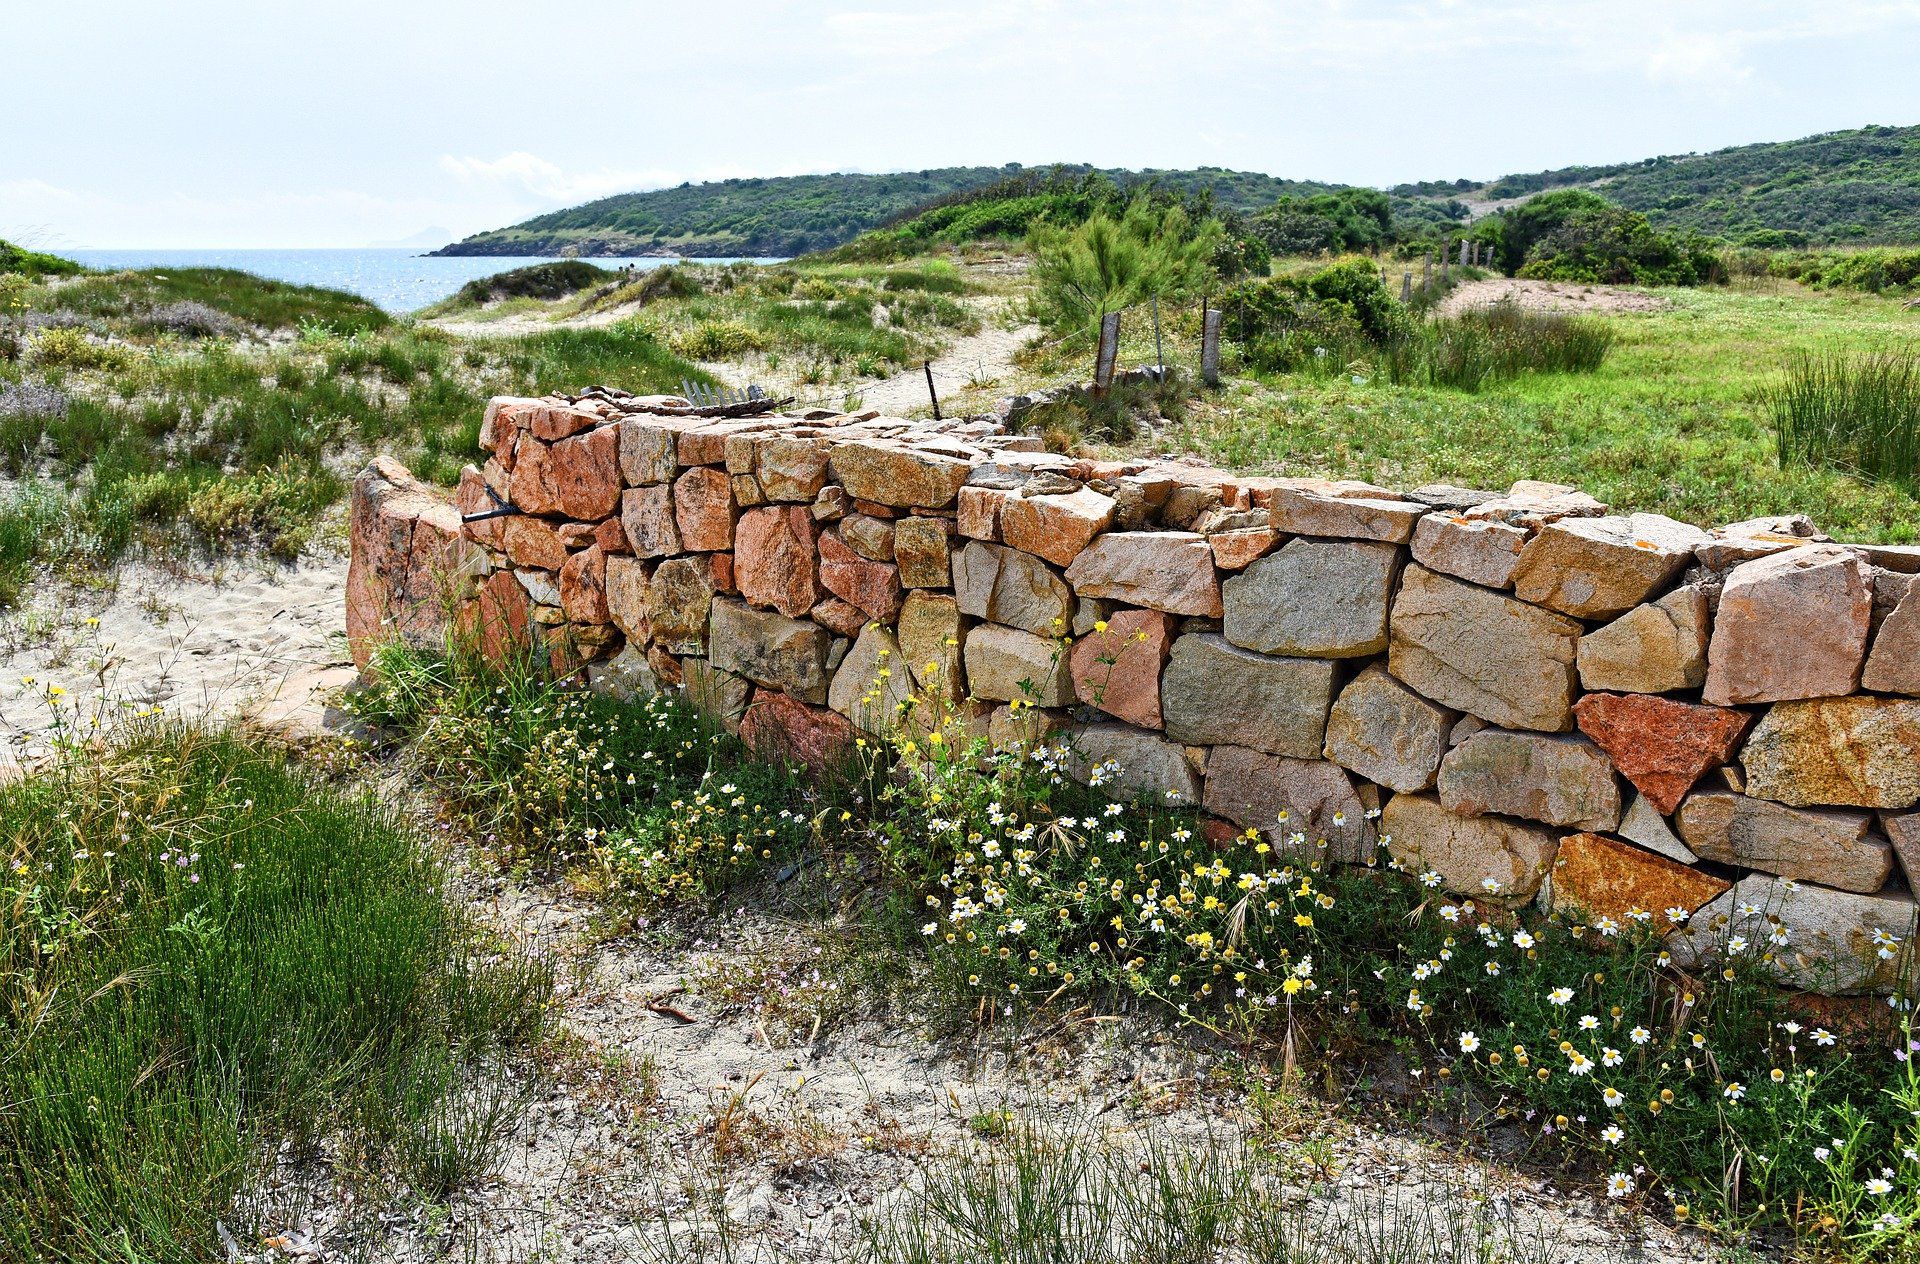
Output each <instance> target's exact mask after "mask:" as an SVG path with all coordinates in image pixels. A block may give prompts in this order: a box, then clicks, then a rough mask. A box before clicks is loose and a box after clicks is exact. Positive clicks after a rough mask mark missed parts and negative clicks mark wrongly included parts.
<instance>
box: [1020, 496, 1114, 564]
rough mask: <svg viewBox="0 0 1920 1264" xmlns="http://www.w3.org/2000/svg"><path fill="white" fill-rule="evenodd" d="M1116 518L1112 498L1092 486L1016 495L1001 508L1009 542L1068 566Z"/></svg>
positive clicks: (1048, 559)
mask: <svg viewBox="0 0 1920 1264" xmlns="http://www.w3.org/2000/svg"><path fill="white" fill-rule="evenodd" d="M1112 521H1113V499H1112V497H1109V496H1102V495H1101V494H1100V493H1099V492H1096V491H1094V490H1093V489H1092V488H1090V487H1081V488H1078V489H1076V490H1074V491H1071V492H1067V493H1064V494H1060V495H1042V496H1013V497H1009V498H1008V500H1007V502H1006V504H1004V505H1003V506H1002V507H1001V509H1000V538H1001V539H1002V540H1003V541H1005V542H1006V543H1007V545H1008V546H1010V547H1012V548H1016V549H1019V550H1021V551H1022V552H1026V553H1032V554H1034V555H1035V556H1037V557H1043V558H1045V559H1046V560H1047V561H1049V562H1052V563H1053V564H1054V565H1055V566H1065V565H1067V564H1068V563H1069V562H1071V561H1073V559H1074V558H1076V557H1079V556H1080V551H1081V550H1082V549H1084V548H1086V547H1087V545H1088V544H1090V543H1091V542H1092V541H1093V538H1094V537H1095V536H1096V535H1099V534H1100V533H1101V532H1102V531H1104V530H1106V529H1107V525H1108V524H1109V523H1111V522H1112Z"/></svg>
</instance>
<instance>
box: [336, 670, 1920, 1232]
mask: <svg viewBox="0 0 1920 1264" xmlns="http://www.w3.org/2000/svg"><path fill="white" fill-rule="evenodd" d="M451 653H452V657H451V658H449V659H442V658H435V657H430V656H423V655H421V654H420V653H419V652H418V651H411V650H405V649H389V650H386V651H383V653H382V656H381V658H380V659H379V662H378V671H379V673H380V674H381V675H382V676H383V677H384V679H385V681H386V682H387V683H386V684H384V685H382V686H381V687H380V688H379V689H376V690H375V691H374V692H373V693H372V694H370V695H368V697H367V701H366V708H367V709H366V711H365V714H368V715H369V716H372V717H375V718H378V719H380V720H381V721H383V722H385V723H387V724H389V725H392V726H394V727H395V728H396V729H397V730H398V731H399V732H400V733H402V734H404V735H405V736H406V737H407V738H408V739H409V741H410V742H411V743H412V745H413V747H414V749H416V750H417V751H418V752H419V753H420V754H421V755H422V756H423V757H424V759H425V760H426V762H427V763H428V765H429V766H431V767H434V768H435V769H436V770H437V778H436V785H437V787H438V788H439V789H440V791H441V792H442V793H446V794H448V795H450V796H451V798H452V802H454V803H455V804H456V805H461V810H462V812H463V814H464V819H465V820H466V822H467V824H468V826H469V828H471V829H473V830H476V831H492V830H496V829H497V828H498V822H499V817H498V816H497V813H498V812H499V810H500V805H502V804H513V805H517V810H519V811H521V812H522V813H524V812H525V811H526V808H527V805H529V804H534V805H538V806H537V807H536V808H535V810H534V813H533V819H534V820H535V821H536V822H537V831H535V832H532V833H529V834H526V835H516V836H514V838H513V839H512V840H511V841H510V842H508V843H507V845H506V846H505V847H504V848H503V852H502V860H503V862H504V863H525V861H526V860H527V859H529V856H528V854H527V851H526V848H527V847H529V846H532V847H535V848H536V849H538V850H537V851H536V852H535V853H534V857H533V858H536V859H537V860H538V861H542V862H544V863H547V864H550V865H553V866H557V867H559V868H560V869H562V870H574V871H577V872H580V873H582V874H584V875H586V880H587V881H588V882H589V883H590V884H593V885H597V887H598V888H599V889H600V890H601V891H602V892H603V893H604V895H605V896H606V898H607V899H608V900H609V902H610V907H611V908H612V909H615V910H635V909H640V910H644V911H645V912H646V913H648V914H649V915H651V916H653V917H655V918H670V917H671V916H672V915H673V913H674V910H675V908H676V907H681V908H686V909H689V910H696V911H697V910H703V909H710V908H712V907H714V906H715V905H716V902H717V901H718V900H719V899H721V898H723V897H724V898H726V899H728V900H738V899H740V898H742V896H741V895H740V894H738V893H737V892H738V891H739V890H742V889H751V888H752V887H753V885H754V884H756V883H758V882H761V881H764V880H765V879H767V878H769V877H772V876H774V874H775V873H776V871H778V872H779V873H782V874H790V873H792V872H794V871H795V869H796V868H797V867H798V865H799V864H800V863H803V861H802V860H801V859H800V858H802V857H804V856H805V855H806V854H807V853H812V854H813V855H814V856H815V857H817V859H818V860H819V861H821V862H823V863H824V864H825V866H826V869H827V870H828V871H830V872H833V873H835V874H839V875H846V876H848V877H851V876H852V875H864V877H863V878H862V879H861V881H862V882H863V883H864V884H865V887H866V890H865V893H864V894H863V895H861V896H859V897H857V898H856V897H851V896H850V895H849V894H848V893H847V892H846V891H844V890H843V891H842V893H841V894H840V896H839V897H837V899H836V901H835V903H836V906H837V907H838V908H840V909H841V910H843V912H844V911H848V910H852V911H854V922H853V923H845V922H842V923H839V924H838V925H839V926H840V930H839V931H836V932H835V933H842V934H845V935H848V936H851V937H852V938H853V940H854V941H857V942H861V943H865V944H867V945H868V947H867V948H866V951H869V952H879V953H882V954H883V955H884V956H885V957H886V959H887V960H888V961H889V962H890V963H891V965H890V969H889V971H882V972H878V976H879V977H887V976H888V975H889V974H890V975H891V978H892V984H893V988H894V990H893V991H892V992H891V994H890V995H889V996H876V997H875V998H873V999H874V1000H875V1003H883V1004H886V1003H890V1004H904V1003H907V998H913V1002H914V1003H915V1004H917V1005H918V1006H919V1007H920V1010H921V1016H922V1017H923V1018H924V1019H926V1020H927V1021H930V1022H932V1023H934V1024H935V1025H942V1024H951V1023H959V1024H976V1025H979V1026H984V1027H988V1028H998V1027H1006V1028H1009V1029H1011V1030H1018V1029H1020V1027H1021V1025H1023V1024H1029V1023H1034V1022H1041V1021H1046V1020H1047V1019H1048V1018H1049V1017H1050V1016H1057V1015H1059V1014H1061V1013H1065V1012H1067V1011H1069V1010H1077V1007H1082V1006H1090V1007H1092V1009H1093V1011H1094V1012H1107V1013H1118V1012H1135V1013H1143V1014H1155V1015H1160V1016H1162V1017H1164V1018H1165V1019H1166V1020H1169V1021H1171V1022H1173V1023H1175V1024H1177V1025H1184V1026H1190V1027H1192V1028H1194V1029H1196V1030H1198V1031H1200V1032H1202V1033H1206V1034H1207V1035H1208V1036H1209V1037H1211V1038H1215V1039H1220V1040H1224V1041H1227V1042H1229V1043H1230V1044H1232V1045H1233V1046H1235V1047H1237V1048H1240V1049H1242V1050H1244V1051H1246V1053H1247V1054H1248V1056H1250V1057H1252V1058H1255V1059H1257V1060H1260V1061H1268V1060H1271V1061H1272V1062H1274V1063H1278V1064H1280V1065H1282V1066H1283V1067H1284V1068H1285V1071H1286V1074H1287V1075H1288V1076H1289V1077H1291V1076H1295V1075H1299V1076H1301V1077H1302V1078H1313V1079H1319V1078H1325V1079H1327V1080H1328V1081H1329V1082H1337V1081H1339V1080H1342V1079H1346V1078H1350V1077H1353V1076H1355V1075H1362V1074H1364V1073H1365V1068H1366V1067H1367V1066H1368V1065H1370V1064H1371V1063H1373V1062H1374V1061H1375V1060H1377V1059H1379V1058H1384V1057H1393V1058H1397V1059H1400V1060H1403V1061H1404V1063H1405V1064H1406V1065H1407V1066H1408V1067H1409V1068H1411V1069H1412V1070H1413V1071H1414V1072H1416V1073H1417V1075H1416V1078H1418V1079H1419V1080H1420V1082H1421V1083H1422V1084H1424V1085H1425V1086H1426V1088H1427V1092H1426V1094H1425V1097H1424V1102H1423V1104H1422V1107H1421V1109H1422V1111H1423V1112H1425V1113H1427V1114H1429V1115H1431V1116H1433V1117H1435V1118H1446V1117H1449V1116H1452V1115H1454V1114H1457V1113H1464V1114H1466V1115H1471V1116H1473V1117H1475V1118H1477V1119H1478V1120H1479V1125H1480V1127H1482V1128H1485V1129H1491V1130H1493V1131H1495V1132H1498V1133H1500V1134H1501V1135H1503V1136H1507V1137H1509V1138H1510V1139H1511V1140H1513V1141H1514V1142H1515V1143H1516V1144H1517V1146H1518V1148H1519V1151H1520V1152H1521V1153H1522V1154H1523V1155H1524V1159H1523V1161H1524V1162H1525V1163H1527V1164H1528V1165H1533V1166H1538V1167H1540V1168H1543V1169H1548V1170H1552V1171H1556V1172H1560V1173H1563V1174H1565V1175H1567V1176H1570V1177H1573V1178H1575V1179H1577V1180H1582V1181H1586V1182H1589V1183H1590V1185H1591V1187H1593V1188H1595V1189H1596V1190H1598V1191H1599V1192H1600V1193H1601V1195H1602V1196H1603V1197H1605V1198H1608V1199H1611V1200H1614V1201H1617V1202H1621V1203H1623V1204H1627V1205H1632V1206H1639V1207H1643V1208H1648V1209H1656V1208H1657V1209H1658V1211H1659V1214H1662V1215H1665V1216H1670V1217H1672V1218H1674V1219H1678V1220H1683V1221H1690V1222H1693V1223H1696V1224H1699V1225H1701V1226H1704V1227H1705V1228H1707V1229H1708V1230H1709V1231H1712V1232H1716V1233H1724V1234H1726V1235H1728V1236H1729V1238H1730V1239H1731V1240H1739V1239H1741V1238H1743V1237H1744V1236H1745V1235H1747V1234H1749V1233H1753V1232H1766V1231H1775V1230H1777V1231H1784V1232H1789V1233H1791V1234H1793V1235H1794V1236H1795V1237H1796V1238H1797V1240H1799V1241H1800V1242H1802V1243H1803V1244H1804V1245H1806V1246H1808V1247H1810V1248H1813V1249H1817V1250H1820V1251H1824V1252H1827V1253H1828V1254H1830V1255H1831V1256H1832V1257H1834V1258H1837V1259H1858V1260H1865V1259H1869V1258H1908V1259H1910V1258H1912V1256H1911V1249H1912V1246H1913V1244H1914V1242H1915V1240H1916V1235H1915V1234H1914V1233H1913V1230H1914V1229H1915V1227H1916V1226H1917V1225H1920V1152H1916V1146H1917V1145H1920V1132H1916V1128H1917V1127H1920V1125H1917V1124H1916V1120H1917V1119H1920V1065H1917V1064H1916V1062H1915V1060H1914V1058H1915V1054H1916V1052H1920V1039H1917V1037H1920V1031H1917V1030H1916V1029H1915V1027H1914V1020H1913V1016H1912V1013H1911V1011H1910V1009H1909V1008H1907V1007H1905V1006H1903V1005H1899V1004H1894V1005H1886V1004H1879V1003H1877V1002H1876V1003H1874V1004H1871V1005H1867V1006H1859V1007H1853V1008H1850V1009H1848V1010H1846V1011H1845V1012H1844V1014H1842V1013H1837V1012H1835V1013H1829V1012H1825V1011H1819V1012H1816V1011H1812V1010H1803V1009H1802V1008H1800V1007H1798V1005H1797V1003H1796V1002H1795V1001H1794V1000H1793V998H1791V997H1789V996H1788V995H1787V994H1785V993H1782V992H1780V991H1778V990H1777V989H1775V988H1774V987H1773V986H1772V984H1771V979H1770V974H1769V966H1768V963H1769V960H1770V955H1769V954H1771V953H1773V952H1778V951H1785V950H1786V949H1785V948H1784V947H1782V946H1781V945H1780V944H1778V943H1768V944H1760V943H1752V944H1750V943H1746V942H1745V941H1739V942H1733V941H1728V942H1727V943H1726V944H1725V945H1724V946H1725V950H1726V962H1727V964H1726V965H1725V967H1724V969H1721V968H1718V967H1716V968H1714V969H1711V970H1709V969H1703V968H1698V967H1694V966H1692V965H1691V963H1690V962H1689V963H1686V964H1684V965H1683V963H1680V962H1677V961H1676V960H1675V959H1674V956H1673V955H1672V953H1671V952H1670V951H1669V949H1670V947H1671V945H1670V943H1669V942H1668V941H1667V940H1665V939H1664V938H1663V932H1664V931H1665V930H1667V929H1668V928H1669V924H1670V923H1672V922H1674V921H1675V920H1676V916H1677V915H1676V914H1675V913H1673V912H1671V911H1663V910H1654V909H1648V910H1635V911H1634V912H1633V913H1632V914H1631V915H1630V916H1628V917H1626V918H1625V919H1623V920H1618V921H1616V920H1614V919H1611V918H1607V917H1586V916H1583V915H1581V914H1580V913H1579V912H1578V911H1577V910H1567V909H1562V910H1559V911H1556V912H1553V913H1540V912H1538V911H1536V910H1533V909H1531V908H1524V909H1518V910H1516V909H1514V908H1513V907H1512V905H1511V902H1510V901H1508V900H1507V899H1506V898H1505V895H1504V893H1503V892H1501V891H1500V890H1498V889H1497V888H1496V887H1489V889H1488V890H1487V891H1486V892H1484V893H1483V894H1482V895H1481V896H1480V897H1477V898H1466V899H1463V898H1460V897H1443V896H1442V895H1441V893H1439V892H1438V891H1437V890H1436V889H1435V888H1436V886H1437V883H1438V881H1439V879H1438V877H1437V875H1435V874H1431V873H1418V872H1412V871H1408V870H1404V869H1402V867H1401V866H1400V865H1399V863H1398V862H1397V861H1396V860H1394V859H1393V857H1392V855H1391V852H1390V850H1389V848H1390V843H1391V840H1390V839H1383V840H1382V841H1381V845H1380V847H1379V849H1378V850H1377V852H1375V853H1374V854H1372V855H1371V856H1369V857H1368V858H1367V862H1366V863H1365V864H1364V865H1362V866H1360V867H1341V868H1337V869H1336V868H1334V867H1332V866H1330V865H1329V864H1328V863H1327V862H1326V860H1325V856H1326V843H1325V842H1324V841H1323V840H1320V839H1316V838H1313V837H1310V836H1309V835H1308V834H1307V833H1305V832H1304V831H1303V830H1302V829H1300V828H1298V827H1296V826H1295V825H1293V824H1291V823H1289V822H1288V821H1287V820H1286V819H1285V818H1284V817H1282V818H1280V819H1278V820H1276V821H1275V822H1274V823H1273V824H1272V825H1271V826H1270V827H1269V828H1267V829H1264V830H1258V829H1248V830H1246V831H1245V832H1244V833H1243V834H1240V835H1238V836H1235V837H1233V838H1231V839H1224V838H1214V837H1211V836H1208V835H1205V834H1204V833H1203V831H1202V828H1201V824H1200V822H1199V821H1198V819H1197V818H1196V817H1195V815H1194V814H1193V813H1192V811H1191V810H1190V809H1184V808H1179V807H1176V806H1170V805H1168V804H1163V803H1156V802H1151V801H1141V800H1137V799H1134V798H1132V797H1131V796H1130V795H1128V794H1127V793H1126V792H1124V791H1123V790H1122V789H1121V788H1120V787H1121V786H1123V785H1124V784H1125V781H1124V777H1123V773H1124V770H1123V769H1121V768H1118V767H1117V766H1114V765H1112V764H1110V763H1109V764H1101V765H1096V766H1093V767H1092V768H1091V769H1087V768H1084V767H1082V768H1081V770H1080V774H1079V775H1080V776H1083V777H1085V778H1086V784H1082V783H1081V782H1080V780H1079V779H1078V778H1077V777H1076V776H1073V775H1069V770H1070V768H1072V767H1073V766H1075V761H1076V760H1077V759H1078V757H1077V756H1076V755H1075V754H1074V752H1073V751H1072V749H1071V745H1070V744H1064V743H1063V744H1056V743H1055V742H1053V741H1049V740H1045V739H1037V740H1034V741H1032V742H1029V743H1026V744H1024V745H1016V746H1014V747H1012V748H1009V749H1004V750H999V751H996V750H993V749H990V748H989V746H988V745H987V743H986V741H985V739H983V738H979V737H977V736H972V735H970V734H969V732H968V729H967V726H966V724H965V722H964V721H963V720H962V719H961V717H960V716H959V715H958V714H957V713H956V712H954V711H953V710H952V709H951V708H949V707H947V706H945V705H943V704H941V703H939V702H938V701H937V700H933V699H929V698H924V697H923V698H918V699H915V700H914V701H912V702H911V703H908V704H904V705H903V708H902V712H901V714H900V715H899V717H898V723H897V726H896V727H894V728H892V729H891V730H889V731H887V732H884V733H879V734H869V735H867V736H865V737H862V738H861V739H860V740H859V741H858V742H857V743H856V746H855V748H854V750H853V751H852V752H851V754H850V756H849V757H848V759H847V761H846V763H845V764H844V766H842V767H841V768H840V769H839V770H838V772H837V773H835V774H832V775H828V776H824V777H823V776H813V777H810V778H803V775H802V774H801V773H799V772H798V771H789V770H786V769H785V768H784V767H783V766H781V765H778V764H771V765H758V766H756V763H755V761H754V759H753V757H752V756H751V755H748V754H746V753H745V752H744V751H743V750H742V748H740V747H738V746H737V745H735V744H731V743H729V742H728V741H726V740H725V739H723V740H722V742H721V745H720V746H718V747H717V748H715V747H713V746H712V744H711V743H710V742H705V741H702V740H700V738H699V736H698V734H699V733H701V732H702V731H703V730H702V728H701V726H702V725H704V724H707V723H708V721H705V720H703V719H700V718H698V717H696V716H694V715H693V714H692V713H691V712H689V711H687V710H686V706H685V703H683V702H681V701H679V700H678V699H677V698H669V697H666V696H654V697H650V698H647V699H644V700H641V701H638V702H636V703H634V704H619V703H614V702H610V701H607V700H605V699H597V698H592V697H590V696H585V695H582V694H579V693H577V692H575V691H573V690H570V689H568V688H566V687H565V686H562V685H559V684H551V683H543V682H542V681H540V680H539V679H538V677H537V674H534V673H530V672H529V671H528V670H527V668H528V666H529V665H527V664H513V665H510V666H509V668H508V669H507V671H506V672H504V673H496V672H495V671H494V670H493V669H491V668H488V667H486V666H484V665H482V664H479V663H477V662H473V661H471V660H470V659H469V658H466V657H465V656H464V655H465V652H464V651H463V650H462V649H460V648H459V647H458V646H456V647H454V648H453V650H452V651H451ZM1015 709H1016V712H1017V710H1018V704H1016V708H1015ZM706 731H709V732H710V731H711V730H706ZM709 752H711V753H709ZM603 766H604V767H605V768H606V769H607V770H608V771H607V772H605V773H604V774H603V773H599V772H595V771H593V769H596V768H600V767H603ZM782 778H796V780H790V781H786V782H785V783H784V786H783V783H782ZM802 780H804V784H805V789H804V790H801V789H799V788H798V787H799V786H800V785H801V784H802ZM623 782H624V783H625V784H622V783H623ZM482 786H484V787H486V790H485V792H484V793H479V792H477V787H482ZM643 804H644V805H645V806H644V807H642V806H641V805H643ZM730 891H731V892H735V893H732V894H728V893H729V892H730ZM1382 927H1393V928H1395V930H1394V933H1393V934H1392V935H1391V936H1388V937H1385V938H1383V936H1382V935H1381V928H1382ZM1695 933H1702V934H1708V935H1711V934H1712V933H1713V932H1712V931H1711V930H1705V931H1700V932H1695ZM1882 951H1883V953H1886V954H1889V955H1899V956H1901V958H1902V960H1903V961H1905V962H1906V971H1907V975H1906V977H1908V978H1909V980H1910V979H1911V977H1912V973H1913V963H1912V960H1911V954H1912V947H1911V945H1906V944H1902V943H1900V942H1899V941H1897V940H1894V939H1888V940H1887V941H1886V942H1885V944H1884V945H1883V947H1882ZM994 1179H997V1178H994ZM938 1180H939V1178H937V1177H936V1178H935V1183H934V1184H933V1185H932V1186H930V1188H931V1189H936V1190H937V1189H939V1188H941V1186H940V1185H939V1184H938ZM950 1192H951V1191H950ZM937 1223H938V1221H937V1220H936V1222H935V1224H937ZM1903 1250H1904V1251H1907V1252H1908V1254H1907V1256H1905V1257H1901V1256H1900V1255H1899V1253H1900V1252H1901V1251H1903Z"/></svg>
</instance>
